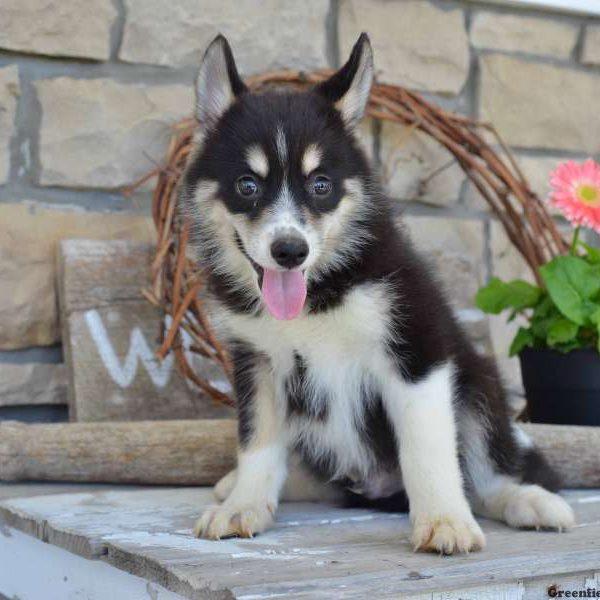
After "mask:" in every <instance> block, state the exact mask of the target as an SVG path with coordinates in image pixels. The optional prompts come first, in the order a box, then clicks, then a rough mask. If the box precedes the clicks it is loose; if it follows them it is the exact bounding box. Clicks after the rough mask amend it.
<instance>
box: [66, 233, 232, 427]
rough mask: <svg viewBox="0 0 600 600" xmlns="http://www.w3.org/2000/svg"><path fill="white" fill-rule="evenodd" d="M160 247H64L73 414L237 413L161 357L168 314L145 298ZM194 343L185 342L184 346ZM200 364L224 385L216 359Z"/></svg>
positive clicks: (84, 243) (81, 243)
mask: <svg viewBox="0 0 600 600" xmlns="http://www.w3.org/2000/svg"><path fill="white" fill-rule="evenodd" d="M152 256H153V248H152V246H150V245H149V244H144V243H141V242H132V241H125V240H118V241H108V242H106V241H93V240H67V241H64V242H62V243H61V247H60V252H59V269H58V272H59V279H60V281H59V286H58V287H59V291H60V306H61V319H62V327H63V340H64V348H65V358H66V362H67V365H68V369H69V382H70V386H69V403H70V408H71V417H72V419H73V420H77V421H128V420H150V419H185V418H222V417H231V416H232V415H233V412H232V411H231V409H229V408H227V407H224V406H223V405H221V404H219V403H217V402H214V401H212V400H210V399H208V398H206V397H204V396H203V395H202V394H201V393H200V391H199V390H198V389H197V388H196V387H194V386H193V385H192V384H191V383H190V382H188V381H187V380H186V379H185V378H183V377H182V376H181V375H180V374H179V373H178V372H177V370H176V368H175V365H174V359H173V356H168V357H167V358H166V359H165V360H164V361H162V363H161V362H160V361H159V360H158V359H157V358H156V356H155V351H156V348H157V347H158V343H159V341H158V334H159V330H160V321H161V318H162V315H161V313H160V311H159V310H158V309H157V308H155V307H153V306H151V305H150V304H149V303H148V302H147V301H146V300H145V299H144V298H143V296H142V294H141V290H142V288H143V287H144V286H146V285H147V278H148V273H149V265H150V262H151V260H152ZM185 342H187V343H189V340H184V343H185ZM193 363H194V364H195V368H196V369H197V370H198V371H199V372H201V373H203V374H204V375H205V376H207V377H208V378H209V379H210V380H211V381H213V382H216V385H217V386H218V387H220V388H221V389H224V390H228V389H229V383H228V382H227V381H226V378H225V376H224V374H223V372H222V371H221V370H220V368H219V367H218V366H217V365H216V364H214V363H213V362H211V361H206V360H203V359H201V358H199V357H194V360H193Z"/></svg>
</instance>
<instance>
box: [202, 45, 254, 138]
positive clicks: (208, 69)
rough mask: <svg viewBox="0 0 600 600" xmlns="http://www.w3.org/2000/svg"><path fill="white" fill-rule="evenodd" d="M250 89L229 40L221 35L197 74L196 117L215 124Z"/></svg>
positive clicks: (212, 125)
mask: <svg viewBox="0 0 600 600" xmlns="http://www.w3.org/2000/svg"><path fill="white" fill-rule="evenodd" d="M246 89H247V88H246V86H245V85H244V82H243V81H242V80H241V78H240V76H239V73H238V70H237V67H236V66H235V60H234V59H233V54H232V52H231V48H230V46H229V43H228V42H227V40H226V39H225V38H224V37H223V36H222V35H218V36H217V37H216V38H215V39H214V40H213V41H212V42H211V43H210V45H209V46H208V48H207V49H206V52H205V53H204V57H203V58H202V62H201V64H200V70H199V71H198V77H197V78H196V118H197V119H198V121H199V122H200V123H201V124H202V125H205V126H207V127H214V125H216V123H217V121H218V120H219V119H220V118H221V117H222V116H223V114H224V113H225V111H226V110H227V109H228V108H229V107H230V106H231V105H232V104H233V103H234V102H235V99H236V97H237V96H239V95H240V94H243V93H244V92H245V91H246Z"/></svg>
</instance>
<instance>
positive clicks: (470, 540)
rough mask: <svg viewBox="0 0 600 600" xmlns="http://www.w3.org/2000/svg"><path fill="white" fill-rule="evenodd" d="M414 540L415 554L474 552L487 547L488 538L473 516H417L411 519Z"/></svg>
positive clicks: (412, 538) (412, 539)
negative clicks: (420, 552) (486, 538)
mask: <svg viewBox="0 0 600 600" xmlns="http://www.w3.org/2000/svg"><path fill="white" fill-rule="evenodd" d="M412 521H413V530H412V535H411V541H412V544H413V547H414V549H415V552H416V551H422V552H439V553H440V554H453V553H454V552H471V551H473V550H481V549H483V547H484V546H485V536H484V535H483V532H482V531H481V528H480V527H479V525H478V523H477V521H475V519H474V518H473V516H472V515H471V514H468V513H467V514H465V515H459V516H457V515H449V514H442V515H428V514H420V515H419V514H418V515H415V517H414V518H413V519H412Z"/></svg>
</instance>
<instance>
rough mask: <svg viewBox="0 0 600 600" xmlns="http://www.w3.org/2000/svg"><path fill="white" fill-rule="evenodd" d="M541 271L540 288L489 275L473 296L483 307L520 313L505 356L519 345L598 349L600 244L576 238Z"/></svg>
mask: <svg viewBox="0 0 600 600" xmlns="http://www.w3.org/2000/svg"><path fill="white" fill-rule="evenodd" d="M578 248H581V249H582V250H583V251H584V254H583V255H582V256H580V255H577V252H576V250H577V249H578ZM540 275H541V278H542V280H543V282H544V288H541V287H538V286H535V285H532V284H530V283H527V282H526V281H522V280H515V281H510V282H504V281H502V280H500V279H498V278H497V277H494V278H493V279H492V280H491V281H490V282H489V283H488V285H486V286H485V287H482V288H481V289H480V290H479V291H478V292H477V296H476V297H475V304H476V305H477V307H478V308H480V309H481V310H482V311H484V312H486V313H490V314H494V315H497V314H499V313H501V312H503V311H505V310H507V311H510V313H509V317H508V320H509V321H512V320H514V319H515V318H516V317H517V316H519V315H520V316H522V317H524V318H525V320H526V322H527V326H522V327H519V330H518V332H517V334H516V336H515V338H514V339H513V341H512V344H511V346H510V351H509V353H510V356H514V355H515V354H519V352H521V350H523V349H524V348H553V349H554V350H558V351H559V352H570V351H571V350H575V349H578V348H590V347H595V348H597V349H598V351H599V352H600V250H598V249H597V248H594V247H592V246H589V245H587V244H584V243H583V242H580V241H576V243H575V246H574V247H573V248H572V253H571V254H570V255H569V256H559V257H557V258H554V259H552V260H551V261H550V262H548V263H546V264H545V265H544V266H543V267H541V268H540Z"/></svg>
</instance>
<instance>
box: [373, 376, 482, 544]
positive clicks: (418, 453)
mask: <svg viewBox="0 0 600 600" xmlns="http://www.w3.org/2000/svg"><path fill="white" fill-rule="evenodd" d="M452 379H453V367H452V365H451V364H445V365H442V366H440V367H438V368H437V369H435V370H433V371H431V372H430V373H429V374H428V375H427V376H426V377H424V378H423V379H422V380H421V381H419V382H418V383H416V384H407V383H405V382H404V381H402V380H401V379H400V378H399V377H398V376H397V375H394V373H393V371H392V372H390V375H389V377H388V382H389V383H388V385H387V389H386V391H385V393H384V402H385V405H386V408H387V410H388V413H389V415H390V417H391V420H392V423H393V425H394V428H395V430H396V432H397V435H398V439H399V443H400V463H401V466H402V477H403V480H404V484H405V486H406V491H407V494H408V497H409V500H410V506H411V511H410V516H411V520H412V522H413V535H412V541H413V544H414V546H415V548H417V549H423V550H435V551H438V552H446V553H452V552H454V551H461V552H468V551H469V550H472V549H476V548H481V547H482V546H483V545H484V543H485V542H484V537H483V533H482V532H481V529H480V528H479V525H478V524H477V522H476V521H475V519H474V518H473V515H472V514H471V509H470V507H469V505H468V503H467V499H466V497H465V495H464V492H463V487H462V475H461V471H460V467H459V463H458V451H457V447H456V426H455V422H454V409H453V405H452V393H453V392H452V390H453V383H452Z"/></svg>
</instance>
